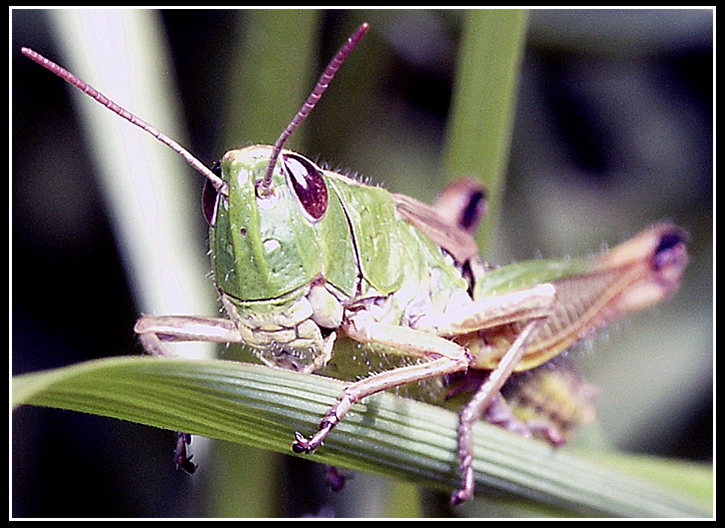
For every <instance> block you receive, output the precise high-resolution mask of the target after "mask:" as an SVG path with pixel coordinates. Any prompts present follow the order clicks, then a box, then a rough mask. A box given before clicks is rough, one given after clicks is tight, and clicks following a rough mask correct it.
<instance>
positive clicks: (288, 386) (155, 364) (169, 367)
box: [12, 357, 712, 517]
mask: <svg viewBox="0 0 725 528" xmlns="http://www.w3.org/2000/svg"><path fill="white" fill-rule="evenodd" d="M343 386H344V384H343V383H341V382H339V381H337V380H333V379H330V378H324V377H321V376H309V375H301V374H297V373H294V372H288V371H281V370H274V369H270V368H267V367H263V366H259V365H250V364H245V363H237V362H231V361H221V360H211V361H191V360H182V359H166V358H163V359H162V358H151V357H121V358H110V359H103V360H96V361H90V362H86V363H81V364H78V365H74V366H71V367H65V368H61V369H56V370H50V371H43V372H37V373H32V374H25V375H20V376H16V377H14V378H13V384H12V389H13V390H12V405H13V408H16V407H17V406H19V405H23V404H28V405H40V406H47V407H55V408H60V409H69V410H75V411H80V412H87V413H92V414H98V415H103V416H109V417H114V418H119V419H123V420H130V421H133V422H138V423H142V424H147V425H153V426H156V427H161V428H166V429H171V430H180V431H186V432H189V433H192V434H197V435H203V436H207V437H211V438H217V439H221V440H227V441H231V442H237V443H241V444H246V445H250V446H256V447H261V448H264V449H269V450H273V451H278V452H282V453H290V452H291V449H290V446H291V442H292V439H293V435H294V432H295V431H300V432H302V433H303V434H310V433H312V432H313V431H314V430H315V428H316V424H317V423H318V422H319V420H320V418H321V417H322V415H323V414H324V413H325V411H326V410H327V409H328V408H329V406H330V405H331V404H332V403H333V402H334V401H335V398H336V396H337V395H338V394H339V393H340V391H341V390H342V388H343ZM456 425H457V416H456V414H455V413H453V412H450V411H447V410H443V409H440V408H437V407H434V406H431V405H427V404H423V403H419V402H415V401H412V400H407V399H403V398H400V397H397V396H394V395H392V394H387V393H384V394H379V395H375V396H372V397H369V398H367V399H366V400H364V401H363V402H361V403H359V404H357V405H355V406H354V407H353V409H352V411H351V412H350V414H349V415H348V416H347V417H346V418H345V419H344V420H343V421H342V423H341V424H340V425H339V426H338V427H337V428H336V429H335V430H334V431H333V433H331V435H330V436H329V438H328V440H327V441H326V443H325V445H324V446H323V447H321V448H320V449H318V451H317V452H316V453H315V454H313V455H308V456H310V457H311V458H312V459H313V460H316V461H318V462H324V463H328V464H334V465H336V466H339V467H342V468H348V469H355V470H361V471H368V472H373V473H378V474H386V475H392V476H395V477H397V478H400V479H406V480H412V481H416V482H420V483H424V484H425V485H427V486H431V487H436V488H440V489H445V490H448V491H450V490H451V489H453V487H454V486H456V485H457V483H458V477H457V475H456V472H455V469H456V466H457V462H456ZM475 438H476V459H475V462H474V468H475V470H476V481H477V493H478V495H479V496H487V495H490V494H491V493H492V492H493V493H495V494H496V495H497V496H499V494H500V493H503V495H504V497H506V496H509V497H511V498H520V499H525V500H526V501H528V502H531V501H533V502H535V503H539V504H541V505H543V506H548V507H552V506H553V507H556V508H560V509H564V510H568V511H570V512H575V513H579V514H586V515H597V516H626V517H690V516H696V517H702V516H710V515H712V513H711V512H710V508H711V505H710V504H708V502H707V500H706V499H705V500H703V499H702V497H703V496H705V497H707V493H705V494H704V495H703V494H702V493H700V499H698V498H696V497H694V496H691V495H689V494H687V493H685V492H682V491H679V492H673V491H672V490H671V489H666V488H663V487H660V486H658V485H655V484H651V483H649V482H646V481H644V480H639V479H637V478H634V477H632V476H630V475H628V474H626V473H620V472H617V471H614V470H611V469H608V468H606V467H604V466H601V465H599V463H595V462H591V461H586V460H583V459H580V458H578V457H575V456H572V455H570V454H569V453H567V452H566V451H565V450H555V449H553V448H551V447H549V446H548V445H547V444H544V443H543V442H538V441H532V440H528V439H525V438H520V437H518V436H516V435H514V434H512V433H509V432H507V431H504V430H503V429H501V428H499V427H495V426H491V425H489V424H486V423H479V424H477V425H476V427H475ZM608 456H611V455H608ZM615 458H616V457H615ZM642 464H644V465H646V464H647V462H646V461H644V460H640V470H641V469H642ZM608 465H609V466H613V465H615V463H612V462H611V461H610V462H609V463H608ZM652 467H655V466H652ZM691 469H692V468H690V467H689V466H687V465H684V466H683V469H682V472H681V474H680V476H681V477H682V478H683V479H687V480H688V482H689V484H688V485H684V483H683V486H682V488H685V487H686V488H688V489H692V488H698V487H699V488H700V489H702V488H703V486H704V488H705V489H707V488H708V487H709V486H711V483H712V476H711V474H710V473H708V471H704V472H703V471H695V472H693V471H692V470H691ZM673 471H674V472H675V474H677V472H678V471H679V470H678V466H677V465H674V466H672V465H670V466H669V476H668V480H669V481H670V482H671V481H672V480H673V478H674V479H676V478H677V477H673V473H672V472H673ZM695 481H696V482H695ZM708 483H709V484H708ZM710 489H711V488H710ZM471 507H475V505H474V506H471ZM464 508H465V506H464Z"/></svg>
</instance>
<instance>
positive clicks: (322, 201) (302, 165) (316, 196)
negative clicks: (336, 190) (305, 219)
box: [282, 154, 327, 221]
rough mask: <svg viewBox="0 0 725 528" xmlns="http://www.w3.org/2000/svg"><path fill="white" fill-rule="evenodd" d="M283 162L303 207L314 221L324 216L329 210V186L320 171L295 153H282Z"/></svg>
mask: <svg viewBox="0 0 725 528" xmlns="http://www.w3.org/2000/svg"><path fill="white" fill-rule="evenodd" d="M282 164H283V165H284V169H285V173H286V174H287V179H288V180H289V182H290V183H291V187H292V189H293V190H294V193H295V195H296V196H297V199H298V200H299V202H300V205H301V206H302V209H304V211H305V213H307V215H308V216H310V217H311V219H312V221H317V220H319V219H320V218H322V217H323V216H324V214H325V211H327V186H326V185H325V180H324V179H323V178H322V174H320V171H319V170H318V169H317V167H315V166H314V165H312V163H310V162H309V161H307V160H306V159H305V158H303V157H302V156H297V155H295V154H282Z"/></svg>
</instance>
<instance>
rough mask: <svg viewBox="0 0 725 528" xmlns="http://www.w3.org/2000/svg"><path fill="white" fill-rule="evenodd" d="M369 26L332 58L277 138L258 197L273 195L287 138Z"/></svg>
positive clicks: (320, 95)
mask: <svg viewBox="0 0 725 528" xmlns="http://www.w3.org/2000/svg"><path fill="white" fill-rule="evenodd" d="M368 26H369V24H368V23H367V22H364V23H363V24H361V25H360V27H359V28H357V29H356V30H355V33H353V34H352V35H351V36H350V38H348V39H347V42H345V44H343V45H342V47H341V48H340V51H338V52H337V54H336V55H335V56H334V57H333V58H332V60H331V61H330V64H328V65H327V68H325V71H324V72H323V73H322V75H321V76H320V80H318V81H317V84H316V85H315V89H314V90H312V93H311V94H310V96H309V97H308V98H307V100H306V101H305V102H304V104H303V105H302V107H301V108H300V109H299V110H298V111H297V113H296V114H295V116H294V117H293V118H292V121H290V122H289V124H288V125H287V127H286V128H285V129H284V131H282V133H281V134H280V136H279V137H278V138H277V141H276V142H275V144H274V147H272V155H271V156H270V158H269V163H268V164H267V170H266V171H265V173H264V179H262V180H261V181H260V182H259V183H258V184H257V194H258V195H260V196H267V195H269V194H271V193H272V191H273V187H272V172H273V171H274V166H275V165H276V164H277V158H278V157H279V153H280V152H281V151H282V146H283V145H284V144H285V141H287V138H289V137H290V135H291V134H292V132H293V131H294V129H295V128H297V127H298V126H299V124H300V123H302V121H303V120H304V119H305V117H307V114H309V113H310V111H312V109H313V108H314V107H315V105H316V104H317V101H319V100H320V97H322V94H323V93H325V90H327V87H328V86H329V85H330V82H331V81H332V79H333V77H335V74H336V73H337V70H339V69H340V66H342V63H343V62H344V61H345V59H346V58H347V56H348V55H349V54H350V52H351V51H352V50H353V49H355V46H357V44H358V42H360V39H362V38H363V35H365V32H366V31H367V30H368Z"/></svg>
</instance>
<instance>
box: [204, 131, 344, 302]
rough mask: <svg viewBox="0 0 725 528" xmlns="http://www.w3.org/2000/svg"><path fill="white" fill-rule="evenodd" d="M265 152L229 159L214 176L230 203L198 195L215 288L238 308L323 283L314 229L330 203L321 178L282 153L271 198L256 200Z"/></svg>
mask: <svg viewBox="0 0 725 528" xmlns="http://www.w3.org/2000/svg"><path fill="white" fill-rule="evenodd" d="M271 151H272V147H268V146H260V145H255V146H251V147H247V148H244V149H240V150H233V151H230V152H227V153H226V154H225V155H224V157H223V158H222V160H221V161H220V162H219V164H218V167H217V172H220V176H221V178H222V179H223V180H224V182H225V183H226V184H227V185H228V189H229V194H228V196H224V195H223V194H220V193H217V192H215V190H214V188H213V187H212V186H211V185H210V184H209V185H207V186H206V187H205V189H204V198H203V208H204V216H205V217H206V219H207V221H208V222H209V225H210V226H211V228H210V234H209V243H210V248H211V255H212V267H213V270H214V276H215V279H216V283H217V286H218V287H219V288H220V290H221V291H222V292H224V293H225V294H228V295H230V296H232V297H234V298H236V299H239V300H241V301H250V300H262V299H275V298H279V297H281V296H283V295H285V294H287V293H289V292H291V291H293V290H295V289H297V288H299V287H301V286H303V285H305V284H307V283H309V282H311V281H312V280H313V279H314V278H315V277H317V276H320V275H324V270H325V267H326V266H325V265H324V262H323V261H324V258H325V257H324V256H325V254H326V253H327V252H326V251H325V248H323V247H321V246H322V245H323V242H324V241H323V240H321V237H320V234H319V229H320V227H319V225H318V224H320V223H323V224H324V223H325V222H324V219H325V217H326V216H327V213H328V203H329V198H330V192H329V191H328V188H327V182H326V180H325V178H324V176H323V172H322V170H321V169H319V168H318V167H317V166H315V165H314V164H313V163H312V162H310V161H309V160H307V159H306V158H304V157H302V156H300V155H299V154H295V153H293V152H291V151H287V150H283V151H282V152H281V155H280V156H279V159H278V160H277V163H276V165H275V169H274V171H273V173H272V189H273V190H272V192H271V193H269V192H264V193H262V192H259V189H258V187H259V182H261V181H262V180H263V177H264V173H265V169H266V165H267V163H268V161H269V159H270V154H271ZM343 235H344V234H343Z"/></svg>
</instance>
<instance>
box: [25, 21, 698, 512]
mask: <svg viewBox="0 0 725 528" xmlns="http://www.w3.org/2000/svg"><path fill="white" fill-rule="evenodd" d="M367 29H368V25H367V24H363V25H361V26H360V27H359V28H358V29H357V31H356V32H355V33H354V34H353V35H352V36H351V37H350V38H349V39H348V40H347V41H346V43H345V44H344V45H343V46H342V48H341V49H340V50H339V51H338V53H337V54H336V55H335V57H334V58H333V59H332V61H331V63H330V64H329V65H328V67H327V68H326V70H325V71H324V73H323V74H322V76H321V77H320V79H319V81H318V83H317V85H316V86H315V88H314V89H313V91H312V93H311V94H310V96H309V97H308V99H307V101H305V103H304V104H303V105H302V107H301V109H300V110H299V111H298V112H297V114H296V115H295V116H294V118H293V119H292V121H291V122H290V123H289V125H288V126H287V127H286V128H285V130H284V131H283V132H282V134H281V135H280V137H279V139H278V140H277V142H276V143H275V145H274V146H266V145H253V146H250V147H246V148H242V149H238V150H232V151H229V152H227V153H226V154H225V155H224V156H223V157H222V158H221V160H220V161H219V162H218V163H217V164H215V165H214V167H213V168H212V169H211V170H210V169H209V168H207V167H206V166H205V165H204V164H202V163H201V162H200V161H199V160H197V159H196V158H195V157H193V156H192V155H191V154H190V153H189V152H188V151H187V150H186V149H184V148H183V147H182V146H181V145H179V144H178V143H176V142H175V141H174V140H172V139H170V138H168V137H167V136H165V135H164V134H162V133H161V132H159V131H157V130H156V129H155V128H153V127H151V125H149V124H147V123H146V122H144V121H143V120H141V119H139V118H138V117H136V116H135V115H133V114H131V113H130V112H129V111H127V110H125V109H124V108H121V107H120V106H118V105H117V104H116V103H114V102H112V101H111V100H109V99H108V98H107V97H105V96H104V95H103V94H101V93H99V92H97V91H96V90H95V89H93V88H92V87H90V86H88V85H87V84H86V83H84V82H83V81H81V80H80V79H78V78H77V77H75V76H74V75H73V74H71V73H70V72H68V71H67V70H65V69H63V68H62V67H60V66H58V65H57V64H55V63H53V62H51V61H49V60H48V59H46V58H44V57H42V56H41V55H39V54H38V53H36V52H34V51H32V50H30V49H28V48H23V50H22V51H23V53H24V54H25V55H26V56H27V57H29V58H30V59H32V60H34V61H35V62H36V63H38V64H40V65H41V66H43V67H45V68H46V69H48V70H50V71H51V72H53V73H55V74H56V75H58V76H60V77H62V78H63V79H64V80H66V81H67V82H69V83H70V84H71V85H73V86H75V87H76V88H79V89H81V90H82V91H83V92H85V93H86V94H88V95H90V96H91V97H92V98H94V99H95V100H96V101H98V102H99V103H101V104H103V105H104V106H106V107H108V108H109V109H110V110H112V111H114V112H115V113H117V114H119V115H120V116H121V117H123V118H124V119H127V120H128V121H130V122H131V123H133V124H135V125H136V126H139V127H140V128H142V129H143V130H145V131H146V132H149V133H150V134H152V135H153V136H155V137H156V138H157V139H159V141H161V142H162V143H164V144H166V145H167V146H169V147H170V148H172V149H173V150H174V151H176V152H177V153H179V154H180V155H181V156H183V157H184V159H186V161H187V162H188V163H189V164H190V165H192V166H193V167H194V168H195V169H196V170H197V171H199V172H200V173H201V174H202V175H204V177H205V178H206V183H205V187H204V192H203V214H204V217H205V218H206V220H207V222H208V223H209V226H210V228H209V244H210V255H211V266H212V270H213V274H214V281H215V284H216V287H217V289H218V292H219V295H220V299H221V304H222V306H223V307H224V309H225V311H226V315H227V317H226V318H218V317H203V316H165V317H164V316H142V317H141V318H140V319H139V320H138V321H137V323H136V325H135V331H136V333H137V334H138V335H139V338H140V341H141V343H142V344H143V346H144V348H145V350H146V351H147V352H148V353H150V354H154V355H165V354H166V353H167V352H166V350H165V347H164V344H163V343H164V342H165V341H207V342H216V343H242V344H244V345H248V346H250V347H251V348H252V349H254V351H255V352H256V354H257V356H258V357H259V359H260V360H261V361H262V362H263V363H265V364H267V365H269V366H271V367H275V368H284V369H292V370H296V371H299V372H301V373H305V374H309V373H313V372H315V371H319V370H320V369H322V368H323V367H325V365H327V364H328V362H329V361H330V359H331V358H332V356H333V354H334V353H335V347H334V344H335V341H336V339H337V338H338V337H339V336H344V337H346V338H350V339H352V340H354V341H357V342H359V343H363V344H371V345H375V346H382V347H386V348H388V349H391V350H395V351H397V352H399V353H402V354H406V355H409V356H412V357H413V358H415V359H416V361H414V362H412V363H411V364H408V365H406V366H402V367H398V368H393V369H391V370H387V371H384V372H379V373H375V374H372V375H370V376H368V377H365V378H363V379H359V380H357V381H354V382H351V383H349V384H348V385H347V386H346V387H345V389H344V390H343V392H342V393H341V394H340V395H339V397H338V399H337V400H336V402H335V404H334V405H333V406H332V407H331V408H330V409H329V411H328V412H327V413H326V414H325V416H324V417H323V418H322V420H321V422H320V424H319V428H318V430H317V431H316V432H314V434H313V435H312V436H311V437H307V436H304V435H303V434H302V433H300V432H297V433H296V434H295V438H294V441H293V443H292V449H293V451H294V452H296V453H310V452H312V451H313V450H315V449H316V448H317V447H319V446H320V445H322V443H323V441H324V440H325V439H326V437H327V436H328V435H329V434H330V432H331V431H332V430H333V429H334V427H335V426H336V425H337V424H338V423H339V422H340V420H342V419H343V418H344V416H345V415H346V414H347V413H348V411H350V409H351V408H352V406H353V405H354V404H355V403H356V402H358V401H360V400H362V399H363V398H365V397H367V396H370V395H372V394H375V393H377V392H380V391H383V390H387V389H392V388H395V387H399V386H402V385H405V384H411V383H415V382H421V381H424V380H429V379H433V378H447V377H453V376H455V375H468V374H480V375H482V377H481V379H482V381H481V383H480V384H478V385H477V388H476V391H475V394H474V395H473V397H472V398H471V400H470V401H469V402H468V403H467V404H466V405H465V406H464V407H463V409H462V411H461V412H460V420H459V426H458V437H459V440H458V461H459V468H458V470H459V473H460V477H461V485H460V489H458V490H456V491H455V492H454V493H453V495H452V497H451V502H452V503H454V504H458V503H460V502H462V501H465V500H467V499H470V498H471V497H473V494H474V487H475V479H474V469H473V465H472V460H473V440H472V435H471V431H472V426H473V424H474V423H475V422H476V421H477V420H479V419H480V418H481V417H484V416H486V418H487V419H489V420H490V421H494V422H498V423H503V424H504V425H508V424H511V423H513V421H512V420H511V419H509V418H507V417H505V413H503V414H502V413H501V412H498V410H499V409H500V408H501V395H500V391H501V389H502V387H503V386H504V384H505V382H506V381H507V380H508V379H509V378H510V377H511V376H512V375H513V374H514V373H517V372H523V371H528V370H531V369H534V368H536V367H538V366H540V365H542V364H544V363H547V362H548V361H550V360H551V359H552V358H554V357H556V356H558V355H560V354H561V353H562V352H564V351H565V350H566V349H568V348H569V347H570V346H571V345H572V344H573V343H575V342H576V341H578V340H580V339H581V338H583V337H585V336H587V335H589V334H590V333H591V332H592V331H593V330H594V329H596V328H598V327H600V326H603V325H604V324H606V323H607V322H609V321H610V320H612V319H614V318H616V317H618V316H620V315H623V314H626V313H628V312H631V311H633V310H637V309H640V308H644V307H647V306H651V305H653V304H655V303H657V302H659V301H660V300H662V299H663V298H665V297H666V296H668V295H669V294H670V293H672V292H673V291H674V290H675V289H676V288H677V287H678V285H679V282H680V278H681V276H682V273H683V271H684V268H685V266H686V264H687V249H686V240H687V235H686V233H684V232H683V231H682V230H681V229H679V228H678V227H676V226H674V225H672V224H668V223H660V224H656V225H654V226H652V227H650V228H648V229H645V230H644V231H642V232H641V233H640V234H639V235H637V236H635V237H634V238H633V239H631V240H629V241H628V242H625V243H623V244H622V245H620V246H617V247H615V248H614V249H612V250H610V251H608V252H606V253H604V254H602V255H600V256H597V257H594V258H586V259H567V260H562V261H549V260H536V261H530V262H522V263H518V264H513V265H509V266H505V267H501V268H498V269H491V268H489V266H488V265H487V264H486V263H485V262H484V261H483V260H482V259H481V257H480V256H479V255H478V250H477V247H476V244H475V242H474V240H473V237H472V235H471V232H472V230H473V228H474V227H473V226H472V225H473V224H475V219H476V217H477V216H480V214H479V213H478V212H477V211H479V210H480V206H481V205H482V203H483V194H482V191H480V190H477V189H476V188H475V186H474V187H470V186H468V187H467V186H465V185H464V186H463V187H455V188H452V189H451V190H450V192H449V193H447V194H446V195H445V196H444V197H443V198H442V199H441V200H439V201H438V202H437V203H436V204H435V205H434V206H428V205H425V204H423V203H421V202H418V201H416V200H414V199H412V198H410V197H407V196H403V195H399V194H393V193H390V192H388V191H386V190H384V189H382V188H379V187H374V186H369V185H366V184H363V183H361V182H360V181H358V180H356V179H353V178H349V177H347V176H344V175H342V174H339V173H337V172H333V171H331V170H327V169H325V168H322V167H320V166H318V165H317V164H315V163H313V162H312V161H310V160H309V159H307V158H305V157H304V156H302V155H300V154H297V153H295V152H292V151H290V150H286V149H284V143H285V141H286V140H287V138H288V137H289V136H290V134H292V132H293V131H294V129H295V128H296V127H297V126H298V125H299V124H300V123H301V122H302V120H303V119H304V118H305V117H306V116H307V114H308V113H309V112H310V111H311V110H312V108H313V107H314V106H315V104H316V103H317V101H318V100H319V99H320V97H321V96H322V93H323V92H324V91H325V89H326V88H327V86H328V85H329V83H330V81H331V80H332V78H333V77H334V75H335V74H336V72H337V71H338V69H339V68H340V66H341V65H342V63H343V61H344V60H345V58H346V57H347V55H348V54H349V53H350V52H351V51H352V50H353V48H354V47H355V46H356V45H357V44H358V42H359V41H360V40H361V39H362V37H363V35H364V34H365V32H366V31H367ZM472 219H473V220H474V221H472ZM502 415H503V416H504V418H501V416H502ZM510 428H512V429H514V430H518V431H519V432H521V433H523V434H528V433H530V432H531V431H532V430H534V429H535V427H534V426H529V425H527V424H526V423H522V424H520V425H518V426H516V427H513V426H512V427H510ZM545 436H546V435H545ZM548 437H549V440H550V441H552V442H553V443H560V442H561V440H560V436H557V435H556V434H554V433H553V432H551V430H550V429H549V434H548ZM189 440H190V438H189V436H188V435H182V436H180V437H179V441H178V443H177V453H176V461H177V464H178V465H179V466H181V467H182V468H184V469H187V470H188V471H190V472H191V471H193V470H194V468H195V466H194V464H192V463H191V462H190V458H191V457H190V456H188V455H187V453H186V449H187V444H188V443H189Z"/></svg>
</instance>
